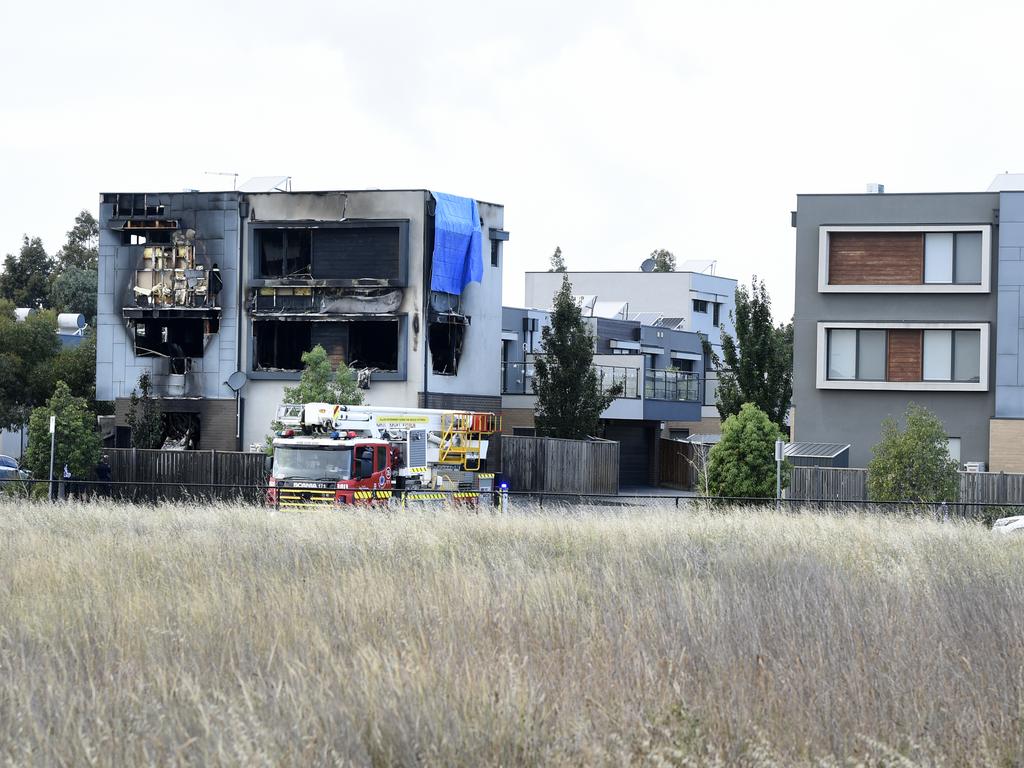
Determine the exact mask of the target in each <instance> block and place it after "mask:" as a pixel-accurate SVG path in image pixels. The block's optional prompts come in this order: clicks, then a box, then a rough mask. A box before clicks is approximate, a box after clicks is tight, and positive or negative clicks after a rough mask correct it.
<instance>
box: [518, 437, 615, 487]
mask: <svg viewBox="0 0 1024 768" xmlns="http://www.w3.org/2000/svg"><path fill="white" fill-rule="evenodd" d="M501 442H502V446H501V474H502V477H503V479H504V480H505V482H507V483H508V484H509V489H510V490H512V491H542V492H547V493H608V494H616V493H618V492H619V444H618V443H615V442H609V441H592V440H558V439H555V438H551V437H525V436H521V435H502V438H501Z"/></svg>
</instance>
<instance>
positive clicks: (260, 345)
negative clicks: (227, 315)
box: [253, 320, 399, 371]
mask: <svg viewBox="0 0 1024 768" xmlns="http://www.w3.org/2000/svg"><path fill="white" fill-rule="evenodd" d="M253 333H254V335H255V339H256V341H255V344H256V355H255V359H256V366H255V367H256V369H257V370H281V371H300V370H302V353H303V352H306V351H308V350H310V349H312V348H313V347H315V346H316V345H318V344H319V345H320V346H322V347H323V348H324V350H325V351H326V352H327V356H328V358H329V359H330V361H331V365H332V366H333V367H337V365H338V363H339V362H345V363H346V364H347V365H348V366H349V367H351V368H355V369H359V368H375V369H377V370H380V371H397V370H398V359H399V355H398V341H399V333H398V321H396V320H351V321H335V322H317V321H303V320H257V321H255V322H254V323H253Z"/></svg>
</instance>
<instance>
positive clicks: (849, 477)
mask: <svg viewBox="0 0 1024 768" xmlns="http://www.w3.org/2000/svg"><path fill="white" fill-rule="evenodd" d="M867 480H868V471H867V470H866V469H840V468H837V467H793V473H792V475H790V480H789V488H787V489H786V498H788V499H819V500H821V499H827V500H829V501H867V499H868V485H867Z"/></svg>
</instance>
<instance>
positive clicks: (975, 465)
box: [964, 461, 986, 472]
mask: <svg viewBox="0 0 1024 768" xmlns="http://www.w3.org/2000/svg"><path fill="white" fill-rule="evenodd" d="M964 470H966V471H967V472H985V471H986V469H985V462H984V461H968V462H967V463H966V464H964Z"/></svg>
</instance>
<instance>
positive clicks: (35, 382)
mask: <svg viewBox="0 0 1024 768" xmlns="http://www.w3.org/2000/svg"><path fill="white" fill-rule="evenodd" d="M56 322H57V321H56V317H55V315H54V313H53V312H50V311H43V312H36V313H34V314H31V315H29V316H28V317H27V318H26V319H25V320H24V321H23V322H20V323H19V322H16V321H15V319H14V313H13V311H12V310H11V309H10V304H9V303H8V304H5V305H4V307H3V308H2V309H0V427H4V428H7V429H14V428H16V427H19V426H20V425H22V424H24V423H25V422H26V420H27V419H28V417H29V414H30V412H31V410H32V408H34V407H37V406H41V405H43V404H44V403H45V402H46V401H47V399H48V398H49V397H50V396H51V395H52V394H53V391H54V385H55V384H56V381H57V379H56V378H54V376H55V374H56V373H57V371H56V370H55V368H54V366H53V360H54V358H56V357H57V355H58V354H59V352H60V341H59V340H58V339H57V334H56V333H55V329H56ZM58 378H59V377H58Z"/></svg>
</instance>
